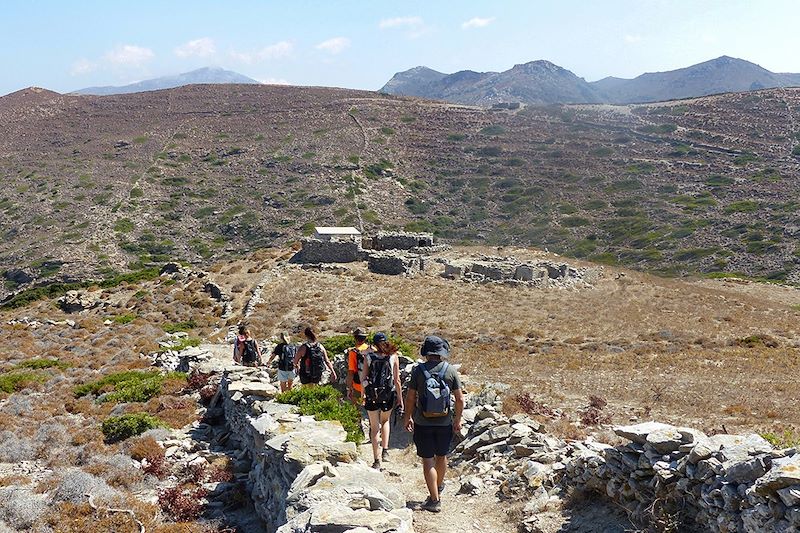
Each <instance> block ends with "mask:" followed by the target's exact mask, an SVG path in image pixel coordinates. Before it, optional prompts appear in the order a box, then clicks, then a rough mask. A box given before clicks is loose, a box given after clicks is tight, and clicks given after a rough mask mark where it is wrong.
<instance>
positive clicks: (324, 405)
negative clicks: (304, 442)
mask: <svg viewBox="0 0 800 533" xmlns="http://www.w3.org/2000/svg"><path fill="white" fill-rule="evenodd" d="M275 400H276V401H278V402H279V403H286V404H291V405H296V406H298V407H299V408H300V412H301V413H302V414H303V415H311V416H313V417H314V418H316V419H317V420H337V421H339V423H341V424H342V427H343V428H344V430H345V431H346V432H347V440H348V441H349V442H356V443H358V442H361V441H362V440H363V439H364V432H363V431H362V429H361V413H360V411H359V410H358V408H357V407H356V406H354V405H353V404H352V403H350V402H348V401H344V400H343V399H342V395H341V393H340V392H339V391H337V390H336V389H334V388H333V387H331V386H330V385H325V386H324V387H299V388H295V389H292V390H290V391H286V392H283V393H281V394H278V395H277V396H276V397H275Z"/></svg>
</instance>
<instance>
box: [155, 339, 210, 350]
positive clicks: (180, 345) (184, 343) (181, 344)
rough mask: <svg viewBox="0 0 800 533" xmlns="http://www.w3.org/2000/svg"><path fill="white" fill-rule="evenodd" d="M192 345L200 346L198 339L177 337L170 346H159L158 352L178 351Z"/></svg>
mask: <svg viewBox="0 0 800 533" xmlns="http://www.w3.org/2000/svg"><path fill="white" fill-rule="evenodd" d="M193 346H200V339H193V338H189V337H187V338H185V339H178V340H177V341H176V342H174V343H173V344H172V345H170V346H163V347H161V348H159V350H158V351H159V353H164V352H169V351H173V352H180V351H181V350H185V349H186V348H191V347H193Z"/></svg>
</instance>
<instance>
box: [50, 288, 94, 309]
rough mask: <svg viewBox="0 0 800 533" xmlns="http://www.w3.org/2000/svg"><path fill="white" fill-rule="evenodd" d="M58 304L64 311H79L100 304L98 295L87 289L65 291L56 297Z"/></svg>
mask: <svg viewBox="0 0 800 533" xmlns="http://www.w3.org/2000/svg"><path fill="white" fill-rule="evenodd" d="M58 305H60V306H61V309H63V310H64V312H66V313H79V312H81V311H85V310H87V309H94V308H95V307H97V306H98V305H100V295H99V294H96V293H91V292H87V291H67V294H65V295H64V296H62V297H61V298H59V299H58Z"/></svg>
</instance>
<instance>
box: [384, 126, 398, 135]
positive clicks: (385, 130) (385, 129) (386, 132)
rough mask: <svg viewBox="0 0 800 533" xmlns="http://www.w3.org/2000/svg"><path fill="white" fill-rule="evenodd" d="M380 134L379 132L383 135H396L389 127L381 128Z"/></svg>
mask: <svg viewBox="0 0 800 533" xmlns="http://www.w3.org/2000/svg"><path fill="white" fill-rule="evenodd" d="M380 132H381V133H382V134H383V135H394V134H395V133H396V132H395V131H394V130H393V129H392V128H390V127H388V126H384V127H382V128H381V129H380Z"/></svg>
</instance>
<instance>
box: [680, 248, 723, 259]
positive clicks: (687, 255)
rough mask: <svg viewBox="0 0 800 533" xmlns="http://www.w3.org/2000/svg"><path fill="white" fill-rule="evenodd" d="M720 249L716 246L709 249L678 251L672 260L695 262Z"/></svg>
mask: <svg viewBox="0 0 800 533" xmlns="http://www.w3.org/2000/svg"><path fill="white" fill-rule="evenodd" d="M719 251H720V249H719V248H718V247H716V246H714V247H711V248H687V249H683V250H678V251H677V252H676V253H675V255H674V256H673V258H674V259H675V260H676V261H696V260H698V259H702V258H704V257H709V256H711V255H714V254H715V253H717V252H719Z"/></svg>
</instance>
